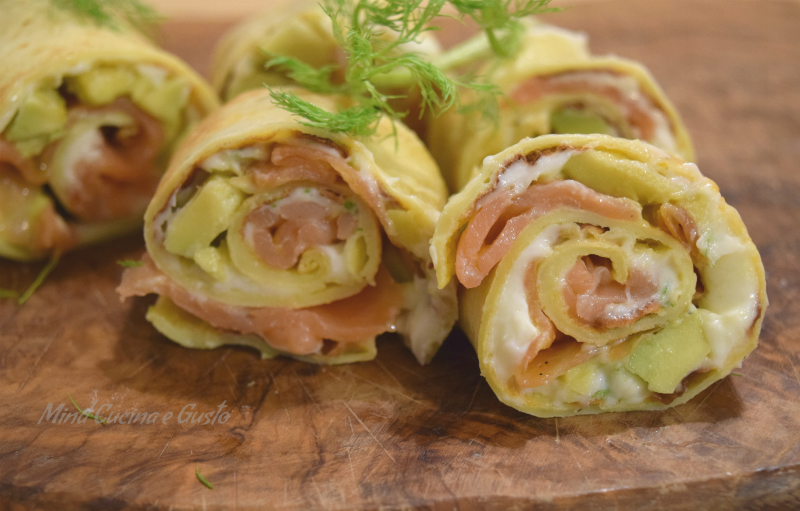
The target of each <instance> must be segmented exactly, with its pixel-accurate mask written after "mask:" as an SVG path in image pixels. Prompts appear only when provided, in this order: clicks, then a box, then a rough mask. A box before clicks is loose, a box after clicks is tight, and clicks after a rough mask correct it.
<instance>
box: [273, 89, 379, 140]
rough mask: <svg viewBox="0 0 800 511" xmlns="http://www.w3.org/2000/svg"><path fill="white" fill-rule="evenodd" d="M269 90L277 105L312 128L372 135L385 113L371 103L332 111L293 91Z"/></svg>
mask: <svg viewBox="0 0 800 511" xmlns="http://www.w3.org/2000/svg"><path fill="white" fill-rule="evenodd" d="M268 88H269V87H268ZM269 91H270V92H269V93H270V95H271V96H272V101H273V102H274V103H275V104H276V105H278V106H279V107H281V108H283V109H284V110H287V111H289V112H291V113H293V114H294V115H297V116H298V117H302V118H303V119H304V120H302V121H300V122H301V124H303V125H305V126H310V127H312V128H322V129H327V130H329V131H332V132H334V133H351V134H353V135H370V134H372V133H374V132H375V126H377V123H378V121H379V120H380V117H381V115H383V113H382V111H381V110H380V109H379V108H376V107H373V106H371V105H369V104H365V105H359V106H354V107H351V108H346V109H344V110H340V111H338V112H336V113H332V112H329V111H327V110H325V109H323V108H320V107H318V106H317V105H314V104H313V103H309V102H308V101H305V100H303V99H300V98H299V97H297V96H296V95H295V94H293V93H291V92H285V91H281V90H275V89H271V88H269Z"/></svg>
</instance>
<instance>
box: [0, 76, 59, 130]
mask: <svg viewBox="0 0 800 511" xmlns="http://www.w3.org/2000/svg"><path fill="white" fill-rule="evenodd" d="M66 124H67V104H66V102H65V101H64V98H62V97H61V95H60V94H59V93H58V92H56V91H54V90H52V89H42V90H37V91H34V92H33V93H32V94H31V95H30V96H28V98H27V99H26V100H25V101H24V102H23V103H22V105H20V107H19V110H18V111H17V115H16V116H15V117H14V120H13V121H11V124H10V125H9V127H8V129H7V130H6V139H7V140H9V141H11V142H17V141H21V140H26V139H31V138H35V137H41V136H46V135H50V134H52V133H55V132H58V131H60V130H62V129H63V128H64V126H65V125H66Z"/></svg>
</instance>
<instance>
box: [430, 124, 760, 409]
mask: <svg viewBox="0 0 800 511" xmlns="http://www.w3.org/2000/svg"><path fill="white" fill-rule="evenodd" d="M431 253H432V256H433V260H434V264H435V266H436V272H437V277H438V279H439V285H440V286H446V285H450V283H451V281H452V280H453V279H454V278H455V279H457V280H458V281H459V283H460V286H459V308H460V323H461V326H462V328H463V329H464V331H465V332H466V334H467V336H468V337H469V339H470V341H471V342H472V343H473V345H474V346H475V348H476V351H477V353H478V360H479V363H480V367H481V373H482V374H483V375H484V377H485V378H486V379H487V381H488V382H489V384H490V386H491V387H492V389H493V390H494V392H495V394H497V396H498V397H499V398H500V400H501V401H503V402H504V403H506V404H508V405H510V406H512V407H514V408H517V409H518V410H521V411H523V412H526V413H529V414H532V415H536V416H540V417H552V416H567V415H575V414H591V413H600V412H607V411H624V410H656V409H663V408H666V407H669V406H674V405H677V404H680V403H684V402H686V401H688V400H689V399H691V398H692V397H693V396H695V395H697V394H698V393H699V392H701V391H702V390H703V389H705V388H706V387H708V386H709V385H711V383H713V382H715V381H717V380H719V379H721V378H723V377H725V376H726V375H727V374H728V373H730V371H731V370H732V369H733V368H734V367H737V366H739V365H740V364H741V362H742V361H743V359H744V358H745V357H746V356H747V355H748V354H749V353H750V352H751V351H752V350H753V349H754V348H755V346H756V344H757V342H758V335H759V331H760V328H761V322H762V319H763V317H764V310H765V308H766V306H767V295H766V283H765V278H764V269H763V266H762V264H761V259H760V257H759V254H758V251H757V250H756V247H755V246H754V245H753V242H752V241H751V239H750V237H749V236H748V234H747V230H746V229H745V226H744V224H743V223H742V221H741V219H740V217H739V215H738V214H737V212H736V210H734V209H733V208H732V207H730V206H728V205H727V204H726V203H725V200H724V199H723V198H722V197H721V196H720V194H719V189H718V188H717V186H716V185H715V184H714V183H713V182H712V181H711V180H709V179H707V178H705V177H703V176H702V175H701V174H700V172H699V171H698V169H697V166H696V165H694V164H692V163H685V162H683V161H682V160H680V159H677V158H675V157H672V156H669V155H667V153H666V152H664V151H662V150H661V149H658V148H656V147H654V146H652V145H649V144H646V143H642V142H639V141H630V140H626V139H621V138H614V137H610V136H607V135H544V136H541V137H538V138H535V139H524V140H522V141H521V142H519V143H518V144H516V145H514V146H512V147H510V148H508V149H506V150H505V151H502V152H501V153H499V154H497V155H494V156H491V157H488V158H486V159H485V161H484V164H483V167H482V168H481V169H480V170H479V172H478V173H477V174H476V176H475V177H474V178H473V179H472V180H471V181H470V182H469V184H467V186H466V187H465V188H464V190H462V191H461V192H460V193H458V194H457V195H454V196H453V197H451V199H450V200H449V201H448V203H447V205H446V206H445V209H444V211H443V212H442V216H441V219H440V221H439V224H438V225H437V228H436V233H435V235H434V238H433V242H432V248H431Z"/></svg>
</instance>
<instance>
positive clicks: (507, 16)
mask: <svg viewBox="0 0 800 511" xmlns="http://www.w3.org/2000/svg"><path fill="white" fill-rule="evenodd" d="M549 2H550V0H396V1H392V2H386V1H384V0H322V4H321V5H322V8H323V10H324V11H325V13H326V14H327V16H328V17H329V18H330V19H331V23H332V27H333V36H334V38H335V40H336V42H337V44H338V45H339V47H340V48H341V49H342V52H343V53H344V56H345V57H346V61H347V66H346V68H345V69H337V68H336V66H333V65H331V66H324V67H322V68H319V69H314V68H312V67H311V66H308V65H307V64H305V63H303V62H301V61H300V60H298V59H295V58H291V57H273V58H271V59H270V60H269V61H268V62H267V68H268V69H270V68H277V69H278V70H280V71H283V72H284V73H285V74H286V76H287V77H289V78H291V79H292V80H293V81H295V82H296V83H297V84H298V85H301V86H303V87H305V88H307V89H309V90H311V91H314V92H336V93H342V94H347V95H348V96H350V97H351V98H353V101H354V102H355V105H354V106H352V107H350V108H346V109H343V110H340V111H339V112H337V113H333V114H332V113H330V112H326V111H324V110H322V109H321V108H318V107H316V106H314V105H313V104H311V103H309V102H307V101H304V100H302V99H300V98H299V97H297V96H296V95H295V94H293V93H291V92H284V91H279V90H277V89H270V94H271V95H272V98H273V101H274V102H275V103H276V104H277V105H278V106H280V107H281V108H283V109H285V110H288V111H289V112H291V113H293V114H295V115H297V116H299V117H302V118H304V119H305V121H301V122H302V123H303V124H306V125H308V126H315V127H325V128H326V129H329V130H331V131H334V132H347V133H352V134H355V135H367V134H371V133H374V131H375V129H376V127H377V124H378V122H379V121H380V118H381V117H382V116H389V117H392V118H400V117H402V116H404V115H405V114H406V112H398V111H395V110H394V108H393V107H392V106H391V104H390V100H391V99H393V98H397V97H404V96H397V95H394V96H393V95H390V94H391V93H389V92H387V91H398V90H411V89H416V90H417V91H418V92H419V95H420V97H421V98H422V102H421V105H420V116H422V115H424V113H425V112H426V111H432V112H433V113H434V114H438V113H441V112H443V111H445V110H447V109H449V108H451V107H453V106H456V105H458V89H459V88H466V89H472V90H474V91H476V92H478V93H479V96H480V99H479V100H478V102H477V103H478V104H477V105H476V106H473V107H474V108H479V109H480V110H481V111H485V112H489V113H491V112H492V111H495V110H496V95H497V94H498V93H499V91H498V89H497V88H496V87H494V86H492V85H489V84H485V83H480V82H479V81H478V80H476V79H474V77H456V76H451V75H450V74H448V71H449V70H450V67H449V66H440V65H437V64H436V63H435V62H436V60H438V61H439V62H442V63H445V62H447V63H449V64H450V65H451V66H453V67H455V65H456V64H458V65H461V64H463V63H464V61H465V60H467V61H468V60H469V59H471V58H475V57H476V56H485V54H486V53H487V50H490V51H494V52H495V53H497V54H498V55H500V56H511V55H513V54H514V53H515V52H516V51H517V50H518V49H519V41H520V36H521V34H522V31H523V30H524V28H523V25H522V23H520V22H519V19H520V18H522V17H525V16H529V15H531V14H536V13H541V12H547V11H550V10H553V9H548V8H547V4H548V3H549ZM448 4H449V5H451V6H452V7H453V8H455V10H456V11H457V12H458V14H459V16H461V17H470V18H472V19H474V20H475V21H476V22H477V23H478V25H479V26H480V27H481V28H482V29H483V30H485V31H486V34H487V40H488V45H489V46H490V48H486V47H485V46H486V44H487V43H483V45H482V46H480V47H475V48H472V47H470V48H468V49H467V50H468V53H465V49H464V48H463V47H462V48H458V49H457V51H459V52H460V54H459V55H458V56H456V57H455V58H450V59H448V58H446V57H445V58H442V57H441V56H440V57H437V58H436V59H435V60H434V62H428V61H427V60H425V59H424V58H423V57H422V56H420V55H419V54H417V53H414V52H411V51H408V45H410V44H414V43H421V42H422V36H423V35H424V34H425V32H428V31H431V30H438V27H436V26H434V25H433V24H432V22H433V21H434V19H435V18H436V17H437V16H440V15H442V9H444V7H446V6H447V5H448ZM473 46H474V45H473ZM334 74H336V75H337V76H339V77H342V83H334V82H333V76H334ZM493 103H494V105H495V106H494V108H493V107H492V104H493Z"/></svg>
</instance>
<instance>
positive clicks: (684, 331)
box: [625, 313, 711, 394]
mask: <svg viewBox="0 0 800 511" xmlns="http://www.w3.org/2000/svg"><path fill="white" fill-rule="evenodd" d="M710 351H711V345H710V344H709V343H708V340H707V339H706V337H705V334H704V333H703V320H702V317H701V316H700V314H697V313H695V314H691V315H690V316H687V317H685V318H683V319H682V320H680V321H679V322H676V323H674V324H669V325H667V327H666V328H664V329H662V330H659V331H658V332H655V333H652V334H645V335H643V336H642V340H641V341H640V343H639V346H638V347H637V348H636V350H635V351H634V352H633V353H632V354H631V356H630V357H629V358H628V360H627V361H626V362H625V367H626V368H627V369H628V370H629V371H631V372H632V373H635V374H637V375H639V376H641V377H642V379H644V380H645V381H646V382H647V388H648V390H650V391H651V392H658V393H660V394H672V393H673V392H675V390H676V389H677V388H678V385H680V383H681V380H683V379H684V378H685V377H686V376H688V375H689V374H690V373H691V372H692V371H694V370H695V369H697V368H698V367H699V366H700V364H701V363H702V362H703V360H704V359H705V358H706V355H708V354H709V352H710Z"/></svg>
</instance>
